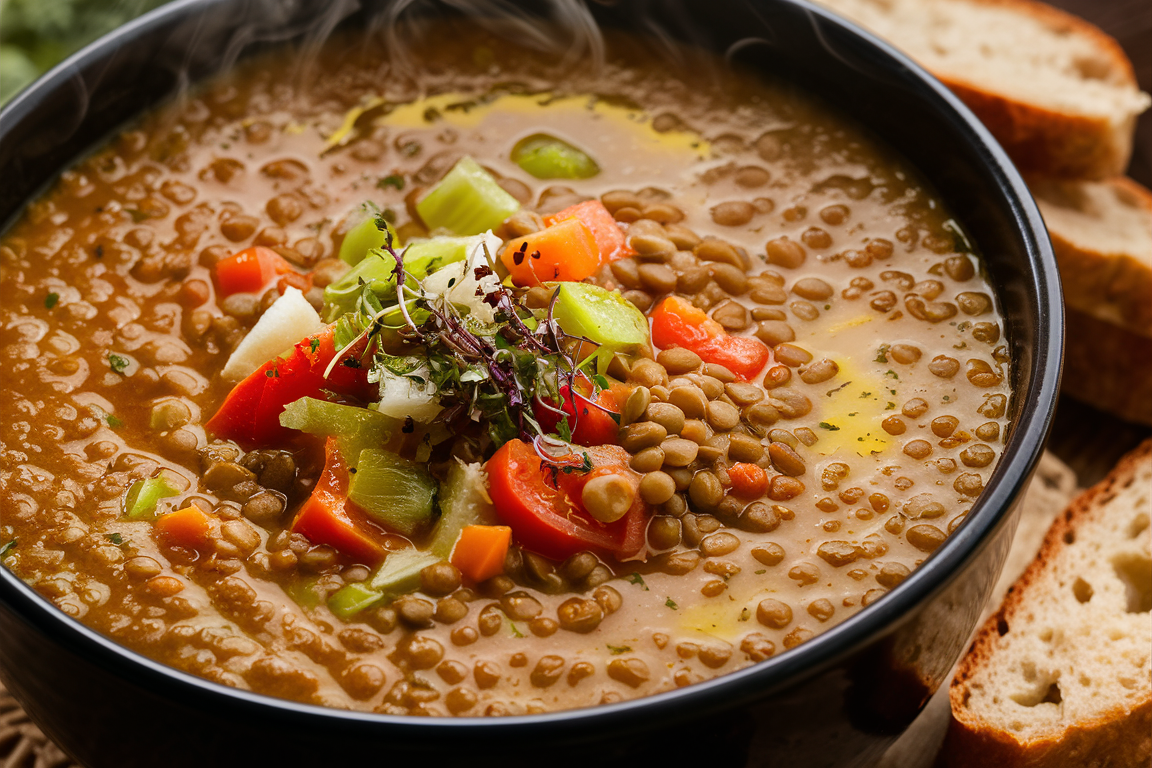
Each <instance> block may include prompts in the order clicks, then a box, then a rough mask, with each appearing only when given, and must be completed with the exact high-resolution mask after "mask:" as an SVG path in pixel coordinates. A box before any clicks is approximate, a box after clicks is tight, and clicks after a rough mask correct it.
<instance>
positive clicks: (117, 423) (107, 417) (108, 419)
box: [104, 413, 124, 429]
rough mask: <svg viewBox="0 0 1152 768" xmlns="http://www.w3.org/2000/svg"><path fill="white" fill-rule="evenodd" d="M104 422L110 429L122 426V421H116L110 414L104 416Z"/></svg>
mask: <svg viewBox="0 0 1152 768" xmlns="http://www.w3.org/2000/svg"><path fill="white" fill-rule="evenodd" d="M104 421H106V422H108V426H110V427H112V429H116V428H117V427H122V426H124V421H123V420H122V419H118V418H116V417H115V416H113V415H112V414H110V413H106V414H104Z"/></svg>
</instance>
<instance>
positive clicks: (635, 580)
mask: <svg viewBox="0 0 1152 768" xmlns="http://www.w3.org/2000/svg"><path fill="white" fill-rule="evenodd" d="M628 583H629V584H639V585H640V586H641V587H643V588H644V591H645V592H647V591H648V585H647V584H645V583H644V577H643V576H641V575H640V574H638V573H633V574H632V575H631V576H629V577H628Z"/></svg>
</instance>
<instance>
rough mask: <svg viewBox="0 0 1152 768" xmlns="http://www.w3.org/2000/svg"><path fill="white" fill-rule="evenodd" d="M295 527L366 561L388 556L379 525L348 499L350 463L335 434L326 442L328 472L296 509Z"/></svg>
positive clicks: (312, 538) (368, 563) (356, 558)
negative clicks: (342, 453) (372, 521)
mask: <svg viewBox="0 0 1152 768" xmlns="http://www.w3.org/2000/svg"><path fill="white" fill-rule="evenodd" d="M292 531H293V533H301V534H304V535H305V536H307V537H308V538H309V539H310V540H311V541H313V542H315V543H317V544H327V545H328V546H330V547H332V548H334V549H336V550H339V551H340V552H342V553H344V554H345V555H348V556H349V557H351V558H353V559H354V560H356V561H357V562H361V563H364V564H365V565H376V564H377V563H379V562H380V561H381V560H383V559H384V554H385V549H384V545H383V543H382V542H381V541H380V540H379V537H378V535H377V531H376V529H375V528H374V527H373V526H372V524H371V523H369V522H368V521H367V519H366V518H365V516H364V513H363V512H361V511H360V510H359V509H358V508H357V507H356V505H354V504H353V503H352V502H350V501H348V465H347V464H346V463H345V462H344V457H343V456H341V455H340V449H339V447H338V441H337V440H336V438H334V437H330V438H328V441H327V442H326V443H325V444H324V472H323V474H321V475H320V479H319V480H318V481H317V482H316V487H315V488H313V489H312V495H311V496H309V497H308V500H307V501H305V502H304V505H303V506H302V507H300V510H299V511H298V512H297V513H296V519H295V520H293V521H292Z"/></svg>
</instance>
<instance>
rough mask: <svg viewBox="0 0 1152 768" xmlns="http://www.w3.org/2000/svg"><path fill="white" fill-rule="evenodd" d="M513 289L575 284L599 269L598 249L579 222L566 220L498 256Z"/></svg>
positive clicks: (514, 241)
mask: <svg viewBox="0 0 1152 768" xmlns="http://www.w3.org/2000/svg"><path fill="white" fill-rule="evenodd" d="M500 260H501V261H503V262H504V266H505V267H506V268H507V269H508V274H509V275H511V277H512V282H514V283H516V285H523V286H529V285H540V284H541V283H548V282H552V281H554V280H571V281H574V282H579V281H581V280H583V279H584V278H586V277H589V276H590V275H592V274H594V273H595V272H596V270H598V269H599V268H600V248H599V246H597V245H596V239H595V238H594V237H593V236H592V232H591V231H590V230H589V229H588V227H587V226H586V225H585V224H584V222H582V221H580V220H579V219H568V220H567V221H562V222H560V223H558V224H553V225H552V226H550V227H547V228H546V229H542V230H540V231H539V232H533V233H532V234H530V235H527V236H526V237H521V238H519V239H516V240H513V241H511V242H510V243H509V244H508V247H507V248H505V249H504V253H503V254H502V255H501V256H500Z"/></svg>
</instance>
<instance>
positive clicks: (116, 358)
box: [108, 352, 128, 373]
mask: <svg viewBox="0 0 1152 768" xmlns="http://www.w3.org/2000/svg"><path fill="white" fill-rule="evenodd" d="M108 365H110V366H111V367H112V370H114V371H116V373H124V369H125V368H127V367H128V358H126V357H122V356H120V355H118V354H116V353H115V352H109V353H108Z"/></svg>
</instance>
